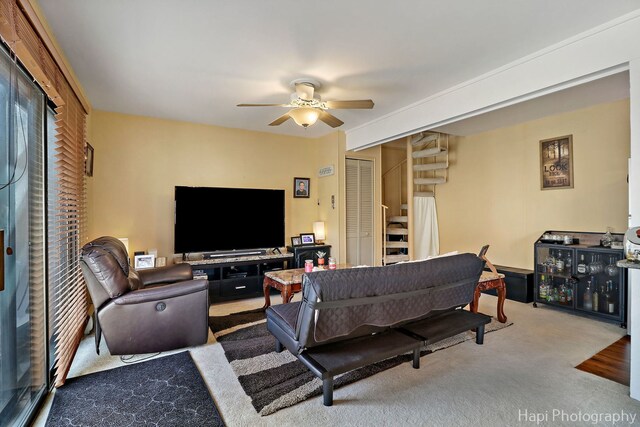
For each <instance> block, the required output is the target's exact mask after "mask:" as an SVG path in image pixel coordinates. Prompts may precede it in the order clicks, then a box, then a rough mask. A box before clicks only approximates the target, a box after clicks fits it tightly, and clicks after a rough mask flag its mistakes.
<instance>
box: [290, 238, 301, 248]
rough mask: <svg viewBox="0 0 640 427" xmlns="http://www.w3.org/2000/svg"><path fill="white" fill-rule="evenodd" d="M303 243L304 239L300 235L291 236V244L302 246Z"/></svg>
mask: <svg viewBox="0 0 640 427" xmlns="http://www.w3.org/2000/svg"><path fill="white" fill-rule="evenodd" d="M301 244H302V240H301V239H300V236H296V237H292V238H291V246H300V245H301Z"/></svg>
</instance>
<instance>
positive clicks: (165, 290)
mask: <svg viewBox="0 0 640 427" xmlns="http://www.w3.org/2000/svg"><path fill="white" fill-rule="evenodd" d="M208 290H209V281H207V280H205V279H198V280H187V281H185V282H177V283H172V284H169V285H165V286H157V287H155V288H147V289H138V290H135V291H131V292H129V293H126V294H124V295H122V296H121V297H119V298H116V299H114V300H113V303H114V304H116V305H129V304H142V303H146V302H152V301H159V300H163V299H169V298H176V297H180V296H183V295H189V294H193V293H197V292H202V291H207V292H208Z"/></svg>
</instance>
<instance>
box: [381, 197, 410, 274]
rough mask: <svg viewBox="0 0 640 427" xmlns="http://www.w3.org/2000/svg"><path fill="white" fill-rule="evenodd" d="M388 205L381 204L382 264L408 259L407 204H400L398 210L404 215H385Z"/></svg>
mask: <svg viewBox="0 0 640 427" xmlns="http://www.w3.org/2000/svg"><path fill="white" fill-rule="evenodd" d="M387 209H389V208H388V207H386V206H384V205H382V211H383V224H384V234H385V235H384V242H383V256H382V265H389V264H395V263H397V262H400V261H409V228H408V227H407V224H408V222H409V217H408V216H407V210H408V209H409V207H408V205H407V204H402V205H400V211H401V213H403V214H404V215H400V216H389V217H387V214H386V212H387Z"/></svg>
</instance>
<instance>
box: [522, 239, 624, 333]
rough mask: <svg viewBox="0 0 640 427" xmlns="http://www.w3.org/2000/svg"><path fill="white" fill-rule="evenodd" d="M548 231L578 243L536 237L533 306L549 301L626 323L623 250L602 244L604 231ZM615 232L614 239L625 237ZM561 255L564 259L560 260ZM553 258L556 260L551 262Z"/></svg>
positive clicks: (622, 324) (560, 306) (621, 324)
mask: <svg viewBox="0 0 640 427" xmlns="http://www.w3.org/2000/svg"><path fill="white" fill-rule="evenodd" d="M545 234H559V235H569V236H573V237H574V238H577V239H579V243H577V244H571V245H565V244H559V243H546V242H542V241H541V240H542V239H541V238H539V239H538V240H537V241H536V243H535V245H534V262H535V283H534V302H533V306H534V307H537V305H538V304H546V305H549V306H553V307H557V308H561V309H564V310H569V311H572V312H574V313H576V314H582V315H586V316H591V317H596V318H599V319H603V320H608V321H611V322H616V323H619V324H620V326H621V327H626V303H627V299H626V298H627V273H626V270H625V269H624V268H619V267H617V266H616V263H617V261H619V260H621V259H623V257H624V251H623V250H622V249H611V248H606V247H603V246H600V238H601V237H602V236H603V234H602V233H585V232H580V233H577V232H568V231H546V232H545ZM613 236H614V240H617V241H622V238H623V235H622V234H619V233H615V234H613ZM558 258H559V259H561V260H562V262H557V259H558ZM552 259H556V262H555V263H552V262H551V260H552ZM614 267H615V268H614Z"/></svg>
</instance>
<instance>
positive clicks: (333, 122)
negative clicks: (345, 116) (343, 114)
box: [318, 110, 344, 128]
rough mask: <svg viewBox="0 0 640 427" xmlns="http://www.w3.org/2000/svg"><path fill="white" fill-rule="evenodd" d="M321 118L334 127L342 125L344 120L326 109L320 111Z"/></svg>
mask: <svg viewBox="0 0 640 427" xmlns="http://www.w3.org/2000/svg"><path fill="white" fill-rule="evenodd" d="M318 118H319V119H320V120H322V121H323V122H325V123H326V124H328V125H329V126H331V127H332V128H337V127H338V126H342V125H343V124H344V122H343V121H342V120H340V119H339V118H337V117H336V116H334V115H332V114H329V113H327V112H326V111H324V110H321V111H320V115H319V116H318Z"/></svg>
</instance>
